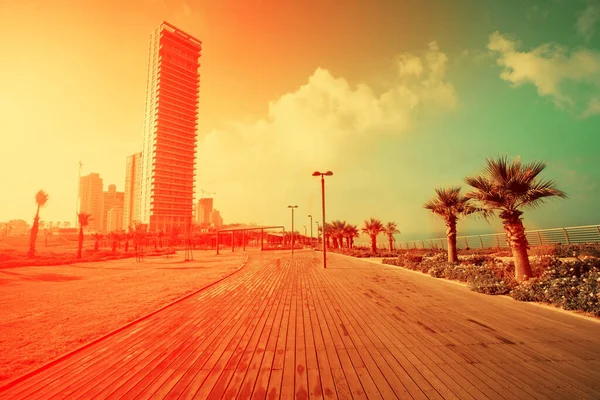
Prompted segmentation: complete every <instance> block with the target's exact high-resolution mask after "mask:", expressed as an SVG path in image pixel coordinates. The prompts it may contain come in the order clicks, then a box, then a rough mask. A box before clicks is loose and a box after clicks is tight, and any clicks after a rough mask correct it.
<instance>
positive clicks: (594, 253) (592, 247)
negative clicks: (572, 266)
mask: <svg viewBox="0 0 600 400" xmlns="http://www.w3.org/2000/svg"><path fill="white" fill-rule="evenodd" d="M553 255H554V256H556V257H559V258H568V257H585V256H587V257H600V243H582V244H567V245H564V244H557V245H556V246H555V247H554V254H553Z"/></svg>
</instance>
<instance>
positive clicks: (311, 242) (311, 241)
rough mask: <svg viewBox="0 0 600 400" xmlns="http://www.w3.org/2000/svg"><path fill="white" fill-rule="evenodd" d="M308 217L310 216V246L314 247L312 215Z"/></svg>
mask: <svg viewBox="0 0 600 400" xmlns="http://www.w3.org/2000/svg"><path fill="white" fill-rule="evenodd" d="M308 218H310V246H311V247H312V245H313V234H312V215H309V216H308Z"/></svg>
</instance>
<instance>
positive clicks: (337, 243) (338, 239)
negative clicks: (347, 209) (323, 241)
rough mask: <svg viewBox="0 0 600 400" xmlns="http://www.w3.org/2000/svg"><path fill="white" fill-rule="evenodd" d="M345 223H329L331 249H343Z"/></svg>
mask: <svg viewBox="0 0 600 400" xmlns="http://www.w3.org/2000/svg"><path fill="white" fill-rule="evenodd" d="M346 225H347V224H346V221H331V226H330V228H331V231H330V234H329V236H331V240H332V241H333V248H334V249H338V248H340V247H343V239H344V229H345V228H346Z"/></svg>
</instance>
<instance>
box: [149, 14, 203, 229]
mask: <svg viewBox="0 0 600 400" xmlns="http://www.w3.org/2000/svg"><path fill="white" fill-rule="evenodd" d="M201 50H202V43H201V42H200V41H199V40H198V39H195V38H194V37H192V36H190V35H188V34H187V33H185V32H183V31H181V30H180V29H178V28H176V27H174V26H173V25H171V24H169V23H167V22H163V23H162V24H161V25H160V26H159V27H158V28H157V29H156V31H154V32H153V33H152V35H151V36H150V52H149V59H148V80H147V88H146V115H145V126H144V137H143V141H142V166H141V176H140V212H139V219H140V222H142V223H143V224H147V225H148V229H149V230H150V231H159V230H160V231H169V230H171V229H172V227H173V226H176V225H179V226H181V227H183V228H184V227H185V226H187V225H189V224H191V222H192V211H193V207H194V174H195V166H196V141H197V140H196V135H197V134H196V127H197V120H198V89H199V85H200V75H199V73H198V68H199V66H200V64H199V58H200V52H201Z"/></svg>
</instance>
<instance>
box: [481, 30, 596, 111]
mask: <svg viewBox="0 0 600 400" xmlns="http://www.w3.org/2000/svg"><path fill="white" fill-rule="evenodd" d="M518 47H519V43H517V42H516V41H513V40H511V39H510V38H507V37H506V36H504V35H502V34H500V33H499V32H494V33H493V34H491V35H490V38H489V42H488V49H489V50H491V51H493V52H495V53H497V56H498V58H497V61H496V62H497V64H498V65H500V66H502V67H503V70H502V72H501V74H500V77H501V78H502V79H504V80H505V81H507V82H510V83H512V84H513V85H514V86H520V85H523V84H527V83H530V84H533V85H535V86H536V87H537V90H538V94H539V95H540V96H547V97H550V98H551V99H552V100H553V101H554V103H555V104H556V105H557V106H559V107H564V106H574V105H576V103H578V102H579V100H577V101H575V100H576V99H575V97H577V96H576V95H577V93H576V91H575V90H572V85H573V84H578V85H586V86H588V87H591V88H592V90H593V91H596V92H598V91H599V89H600V53H598V52H597V51H593V50H590V49H586V48H579V49H576V50H573V51H569V49H567V48H565V47H563V46H560V45H557V44H553V43H547V44H543V45H541V46H538V47H536V48H534V49H533V50H531V51H518ZM569 85H570V86H569ZM569 88H571V90H569Z"/></svg>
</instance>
